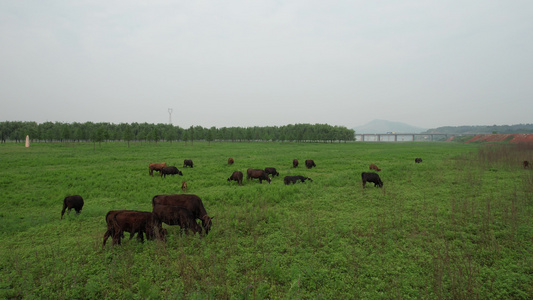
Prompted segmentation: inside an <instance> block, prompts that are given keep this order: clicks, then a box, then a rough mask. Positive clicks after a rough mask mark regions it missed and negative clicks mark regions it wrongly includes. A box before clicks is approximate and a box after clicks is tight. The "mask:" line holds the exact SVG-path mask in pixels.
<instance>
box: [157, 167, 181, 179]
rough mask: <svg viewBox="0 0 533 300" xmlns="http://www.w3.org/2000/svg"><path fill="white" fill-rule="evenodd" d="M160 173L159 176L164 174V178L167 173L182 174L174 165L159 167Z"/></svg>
mask: <svg viewBox="0 0 533 300" xmlns="http://www.w3.org/2000/svg"><path fill="white" fill-rule="evenodd" d="M160 173H161V178H163V176H164V177H165V178H167V175H176V174H178V175H181V176H183V173H181V171H180V170H178V168H176V167H174V166H170V167H163V168H162V169H161V172H160Z"/></svg>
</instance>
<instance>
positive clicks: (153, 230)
mask: <svg viewBox="0 0 533 300" xmlns="http://www.w3.org/2000/svg"><path fill="white" fill-rule="evenodd" d="M106 223H107V231H106V232H105V234H104V241H103V243H102V248H104V247H105V243H106V241H107V239H108V238H109V236H112V238H113V245H115V244H119V245H120V243H121V239H122V238H123V237H124V232H125V231H127V232H129V233H130V239H131V238H132V237H133V235H134V234H135V233H137V238H138V239H139V241H140V242H144V235H143V234H146V238H147V239H148V240H152V239H154V238H156V237H157V238H159V239H161V240H164V238H165V235H166V233H167V231H166V229H164V228H163V227H161V221H160V220H159V219H158V218H157V216H156V215H154V214H152V213H151V212H147V211H135V210H115V211H113V210H112V211H109V212H108V213H107V214H106Z"/></svg>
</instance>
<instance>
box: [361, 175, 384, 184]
mask: <svg viewBox="0 0 533 300" xmlns="http://www.w3.org/2000/svg"><path fill="white" fill-rule="evenodd" d="M361 178H362V179H363V188H364V187H365V185H366V183H367V182H373V183H374V186H375V187H377V186H379V187H383V181H381V178H379V175H378V174H377V173H365V172H363V173H361Z"/></svg>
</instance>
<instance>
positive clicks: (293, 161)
mask: <svg viewBox="0 0 533 300" xmlns="http://www.w3.org/2000/svg"><path fill="white" fill-rule="evenodd" d="M297 166H298V160H297V159H293V160H292V167H293V168H296V167H297Z"/></svg>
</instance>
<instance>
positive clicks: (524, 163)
mask: <svg viewBox="0 0 533 300" xmlns="http://www.w3.org/2000/svg"><path fill="white" fill-rule="evenodd" d="M522 165H523V166H524V169H526V168H529V161H527V160H524V162H523V163H522Z"/></svg>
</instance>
